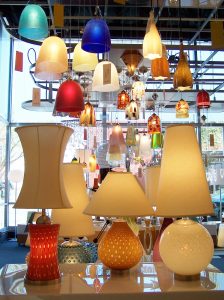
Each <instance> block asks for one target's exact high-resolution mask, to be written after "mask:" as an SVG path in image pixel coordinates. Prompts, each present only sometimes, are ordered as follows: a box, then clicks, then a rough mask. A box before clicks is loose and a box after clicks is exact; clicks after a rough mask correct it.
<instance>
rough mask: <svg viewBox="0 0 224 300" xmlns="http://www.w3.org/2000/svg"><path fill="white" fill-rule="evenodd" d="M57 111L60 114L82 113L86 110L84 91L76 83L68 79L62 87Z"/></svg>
mask: <svg viewBox="0 0 224 300" xmlns="http://www.w3.org/2000/svg"><path fill="white" fill-rule="evenodd" d="M55 109H56V111H59V112H80V111H82V110H83V109H84V99H83V93H82V89H81V86H80V85H79V84H78V83H77V82H76V81H74V80H71V79H67V80H66V81H64V82H63V83H62V84H61V85H60V87H59V89H58V92H57V96H56V101H55Z"/></svg>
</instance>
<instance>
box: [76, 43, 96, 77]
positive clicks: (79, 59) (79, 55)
mask: <svg viewBox="0 0 224 300" xmlns="http://www.w3.org/2000/svg"><path fill="white" fill-rule="evenodd" d="M97 64H98V58H97V54H96V53H90V52H86V51H84V50H83V49H82V48H81V42H79V43H78V44H77V45H76V46H75V49H74V54H73V62H72V69H73V70H74V71H76V72H88V71H93V70H95V68H96V65H97Z"/></svg>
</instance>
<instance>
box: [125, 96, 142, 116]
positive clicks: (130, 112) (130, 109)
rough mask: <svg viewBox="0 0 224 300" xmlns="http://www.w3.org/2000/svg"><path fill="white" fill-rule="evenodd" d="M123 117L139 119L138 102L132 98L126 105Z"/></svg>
mask: <svg viewBox="0 0 224 300" xmlns="http://www.w3.org/2000/svg"><path fill="white" fill-rule="evenodd" d="M125 117H126V119H128V120H138V119H139V106H138V103H137V102H135V101H134V100H131V101H130V103H129V104H128V105H127V106H126V109H125Z"/></svg>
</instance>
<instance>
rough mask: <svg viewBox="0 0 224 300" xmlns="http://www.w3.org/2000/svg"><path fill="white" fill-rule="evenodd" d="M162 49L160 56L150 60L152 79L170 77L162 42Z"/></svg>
mask: <svg viewBox="0 0 224 300" xmlns="http://www.w3.org/2000/svg"><path fill="white" fill-rule="evenodd" d="M162 49H163V54H162V57H161V58H156V59H153V60H152V62H151V75H152V78H153V79H154V80H166V79H169V78H170V69H169V62H168V60H167V53H166V46H165V45H164V44H163V45H162Z"/></svg>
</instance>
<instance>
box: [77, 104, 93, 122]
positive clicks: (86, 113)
mask: <svg viewBox="0 0 224 300" xmlns="http://www.w3.org/2000/svg"><path fill="white" fill-rule="evenodd" d="M79 125H81V126H96V116H95V110H94V107H93V106H92V104H91V103H90V102H89V101H88V102H87V103H86V104H85V106H84V110H83V111H82V113H81V116H80V120H79Z"/></svg>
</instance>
